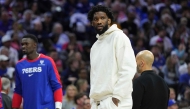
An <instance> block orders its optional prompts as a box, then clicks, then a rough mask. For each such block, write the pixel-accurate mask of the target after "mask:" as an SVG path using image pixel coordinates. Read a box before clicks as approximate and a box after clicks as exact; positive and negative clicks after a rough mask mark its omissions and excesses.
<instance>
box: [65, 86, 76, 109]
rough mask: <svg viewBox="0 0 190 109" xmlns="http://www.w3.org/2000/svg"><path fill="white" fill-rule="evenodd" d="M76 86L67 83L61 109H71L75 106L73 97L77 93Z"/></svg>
mask: <svg viewBox="0 0 190 109" xmlns="http://www.w3.org/2000/svg"><path fill="white" fill-rule="evenodd" d="M77 93H78V92H77V88H76V87H75V86H74V85H68V86H67V88H66V94H65V96H64V98H63V106H62V109H72V108H73V107H75V106H76V104H75V102H74V97H75V96H76V95H77Z"/></svg>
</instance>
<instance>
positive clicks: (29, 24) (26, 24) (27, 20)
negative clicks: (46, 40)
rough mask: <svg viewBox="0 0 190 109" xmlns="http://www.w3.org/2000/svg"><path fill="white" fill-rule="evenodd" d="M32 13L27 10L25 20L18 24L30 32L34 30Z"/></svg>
mask: <svg viewBox="0 0 190 109" xmlns="http://www.w3.org/2000/svg"><path fill="white" fill-rule="evenodd" d="M32 15H33V13H32V11H31V10H25V11H24V15H23V19H21V20H19V21H18V23H19V24H21V25H22V27H23V28H24V29H25V30H26V31H27V32H28V31H31V30H32V29H33V24H32V21H33V19H32Z"/></svg>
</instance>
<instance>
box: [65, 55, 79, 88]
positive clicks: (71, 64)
mask: <svg viewBox="0 0 190 109" xmlns="http://www.w3.org/2000/svg"><path fill="white" fill-rule="evenodd" d="M78 68H79V62H78V60H76V59H75V58H73V57H70V58H69V59H68V66H67V67H66V69H65V70H64V71H63V73H62V78H63V84H64V85H65V86H67V85H70V84H74V83H75V82H76V81H77V79H78V73H77V70H78Z"/></svg>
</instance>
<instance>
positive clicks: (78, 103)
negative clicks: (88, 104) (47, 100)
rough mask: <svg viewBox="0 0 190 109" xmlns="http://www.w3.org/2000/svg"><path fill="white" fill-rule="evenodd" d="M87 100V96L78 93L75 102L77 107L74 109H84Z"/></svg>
mask: <svg viewBox="0 0 190 109" xmlns="http://www.w3.org/2000/svg"><path fill="white" fill-rule="evenodd" d="M86 99H87V96H86V95H85V94H83V93H78V94H77V95H76V96H75V98H74V100H75V104H76V106H75V107H73V108H72V109H84V101H85V100H86Z"/></svg>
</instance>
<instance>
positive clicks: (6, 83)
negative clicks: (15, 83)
mask: <svg viewBox="0 0 190 109" xmlns="http://www.w3.org/2000/svg"><path fill="white" fill-rule="evenodd" d="M1 84H2V90H1V95H2V101H3V108H4V109H12V107H11V104H12V100H11V98H10V97H9V96H8V94H9V91H10V86H11V82H10V80H9V79H8V78H6V77H2V78H1Z"/></svg>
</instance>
